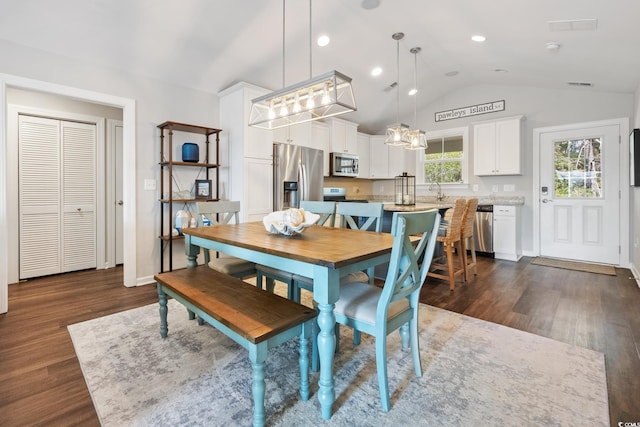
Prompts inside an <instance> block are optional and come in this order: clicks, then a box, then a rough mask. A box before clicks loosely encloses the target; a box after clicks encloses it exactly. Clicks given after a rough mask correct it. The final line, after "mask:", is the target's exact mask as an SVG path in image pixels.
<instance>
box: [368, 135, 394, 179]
mask: <svg viewBox="0 0 640 427" xmlns="http://www.w3.org/2000/svg"><path fill="white" fill-rule="evenodd" d="M385 138H386V137H385V136H384V135H371V137H369V141H370V144H369V148H370V150H371V151H370V154H369V168H370V169H369V177H370V178H375V179H386V178H388V177H389V146H388V145H387V144H385V143H384V140H385Z"/></svg>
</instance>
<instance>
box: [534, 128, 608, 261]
mask: <svg viewBox="0 0 640 427" xmlns="http://www.w3.org/2000/svg"><path fill="white" fill-rule="evenodd" d="M619 141H620V128H619V126H618V125H607V126H598V127H595V126H594V127H585V128H581V129H571V130H562V131H554V132H545V133H541V134H540V188H539V189H538V191H539V197H540V204H539V206H540V227H539V229H540V254H541V255H542V256H546V257H553V258H564V259H573V260H579V261H588V262H595V263H603V264H614V265H618V264H620V192H619V191H620V175H619V168H620V164H619V152H620V144H619Z"/></svg>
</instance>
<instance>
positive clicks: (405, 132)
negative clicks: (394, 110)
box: [384, 123, 410, 147]
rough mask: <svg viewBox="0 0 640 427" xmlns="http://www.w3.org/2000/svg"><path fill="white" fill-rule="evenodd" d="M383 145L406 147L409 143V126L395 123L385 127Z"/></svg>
mask: <svg viewBox="0 0 640 427" xmlns="http://www.w3.org/2000/svg"><path fill="white" fill-rule="evenodd" d="M384 143H385V144H387V145H392V146H397V147H402V146H405V145H408V144H409V143H410V142H409V125H405V124H404V123H395V124H392V125H389V126H388V127H387V133H386V138H385V139H384Z"/></svg>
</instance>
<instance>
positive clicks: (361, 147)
mask: <svg viewBox="0 0 640 427" xmlns="http://www.w3.org/2000/svg"><path fill="white" fill-rule="evenodd" d="M370 151H371V146H370V141H369V135H366V134H364V133H358V178H369V175H370V172H371V168H370V166H369V163H370Z"/></svg>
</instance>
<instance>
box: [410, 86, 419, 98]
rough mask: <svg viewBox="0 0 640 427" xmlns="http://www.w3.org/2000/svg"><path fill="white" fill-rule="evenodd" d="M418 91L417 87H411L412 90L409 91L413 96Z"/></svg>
mask: <svg viewBox="0 0 640 427" xmlns="http://www.w3.org/2000/svg"><path fill="white" fill-rule="evenodd" d="M416 93H418V89H416V88H415V87H414V88H413V89H411V90H410V91H409V96H413V95H415V94H416Z"/></svg>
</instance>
